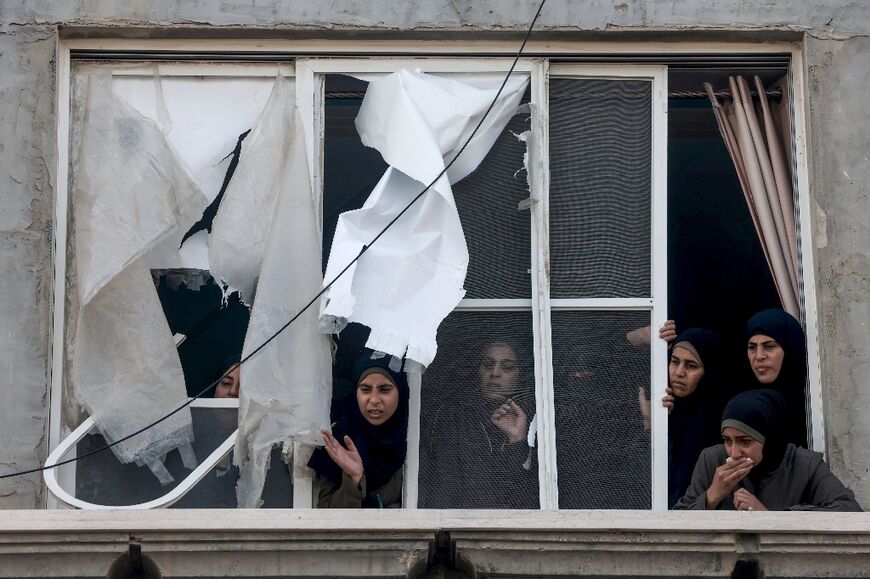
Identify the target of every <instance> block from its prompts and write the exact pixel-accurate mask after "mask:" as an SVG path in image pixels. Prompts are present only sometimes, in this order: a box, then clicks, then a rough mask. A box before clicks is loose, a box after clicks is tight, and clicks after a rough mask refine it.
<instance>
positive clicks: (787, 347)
mask: <svg viewBox="0 0 870 579" xmlns="http://www.w3.org/2000/svg"><path fill="white" fill-rule="evenodd" d="M746 340H747V351H746V353H747V356H748V359H749V366H750V368H751V369H752V374H753V376H754V378H755V386H754V387H755V388H772V389H774V390H776V391H778V392H779V393H780V394H782V396H783V398H784V399H785V416H784V417H783V419H784V424H783V426H784V428H785V430H786V442H792V443H794V444H795V445H797V446H807V415H806V403H805V391H806V382H807V356H806V353H807V349H806V337H805V336H804V331H803V329H802V328H801V325H800V323H799V322H798V321H797V320H796V319H794V318H793V317H792V316H791V315H790V314H788V313H786V312H784V311H783V310H777V309H771V310H764V311H761V312H758V313H757V314H755V315H754V316H752V317H751V318H750V319H749V322H748V323H747V324H746Z"/></svg>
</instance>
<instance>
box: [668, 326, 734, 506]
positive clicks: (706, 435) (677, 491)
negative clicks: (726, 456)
mask: <svg viewBox="0 0 870 579" xmlns="http://www.w3.org/2000/svg"><path fill="white" fill-rule="evenodd" d="M721 355H722V354H721V341H720V339H719V336H718V335H716V334H715V333H713V332H711V331H710V330H705V329H703V328H689V329H688V330H685V331H684V332H682V333H680V335H679V336H677V338H676V340H675V341H674V345H673V346H672V347H671V358H670V361H669V363H668V389H667V395H666V396H665V397H664V398H662V404H663V405H664V406H665V407H666V408H667V409H668V414H669V416H668V508H673V506H674V505H675V504H676V502H677V501H678V500H679V498H680V497H682V496H683V495H684V494H685V492H686V489H687V488H688V486H689V482H690V481H691V478H692V471H693V470H694V468H695V463H696V462H697V460H698V456H700V454H701V451H702V450H704V449H705V448H706V447H708V446H712V445H714V444H716V443H717V442H718V440H719V438H720V435H719V430H718V424H717V422H718V418H719V416H721V414H722V408H723V407H724V405H725V400H724V397H723V396H722V388H721V384H720V383H719V380H720V376H721Z"/></svg>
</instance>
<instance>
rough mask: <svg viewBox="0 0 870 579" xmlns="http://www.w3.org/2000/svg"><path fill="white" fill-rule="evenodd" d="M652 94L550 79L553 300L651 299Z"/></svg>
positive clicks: (622, 85) (635, 85)
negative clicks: (642, 297) (645, 297)
mask: <svg viewBox="0 0 870 579" xmlns="http://www.w3.org/2000/svg"><path fill="white" fill-rule="evenodd" d="M651 90H652V89H651V83H649V82H645V81H637V80H589V79H559V78H556V79H551V80H550V268H551V292H550V296H551V297H552V298H594V297H599V298H600V297H640V296H648V295H649V294H650V197H651V190H652V189H651V186H652V184H651V174H652V173H651V166H652V165H651V154H652V149H651V134H652V133H651V128H652V124H651V123H652V120H651V119H652V104H651V94H652V93H651Z"/></svg>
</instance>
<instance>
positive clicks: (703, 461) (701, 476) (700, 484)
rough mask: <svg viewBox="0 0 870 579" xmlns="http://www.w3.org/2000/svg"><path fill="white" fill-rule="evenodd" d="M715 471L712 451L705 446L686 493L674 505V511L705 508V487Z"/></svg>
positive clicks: (708, 485) (702, 509)
mask: <svg viewBox="0 0 870 579" xmlns="http://www.w3.org/2000/svg"><path fill="white" fill-rule="evenodd" d="M715 471H716V461H715V460H714V458H713V452H712V450H711V449H709V448H707V449H705V450H704V451H703V452H702V453H701V456H699V457H698V462H696V463H695V470H694V471H693V472H692V480H691V482H690V483H689V488H687V489H686V494H685V495H683V496H682V498H680V500H678V501H677V504H675V505H674V510H675V511H688V510H692V511H705V510H707V489H708V488H710V482H711V481H712V480H713V473H714V472H715Z"/></svg>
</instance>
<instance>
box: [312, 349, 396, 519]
mask: <svg viewBox="0 0 870 579" xmlns="http://www.w3.org/2000/svg"><path fill="white" fill-rule="evenodd" d="M391 360H392V357H390V356H385V357H382V358H377V359H372V357H371V352H370V351H367V352H364V353H363V355H362V356H360V357H359V359H358V360H357V362H356V364H355V365H354V371H353V376H354V378H353V379H354V384H356V385H357V386H359V383H360V380H362V379H363V378H364V377H365V376H366V375H368V374H369V373H371V372H372V370H371V369H372V368H375V369H376V371H377V372H378V373H381V374H384V375H385V376H388V377H389V378H390V379H391V380H392V381H393V382H394V383H395V384H396V387H397V388H398V390H399V405H398V407H396V412H395V414H393V415H392V416H391V417H390V418H389V419H387V421H386V422H384V423H383V424H381V425H378V426H375V425H373V424H370V423H369V421H368V420H366V419H365V417H364V416H363V415H362V412H360V409H359V404H358V403H357V399H356V389H354V391H353V392H351V393H350V394H348V395H347V396H345V397H344V399H342V400H341V401H340V402H339V412H338V420H337V422H336V423H335V425H334V426H333V427H332V435H333V436H334V437H335V438H336V439H337V440H338V441H339V442H341V444H342V445H344V437H345V436H349V437H350V439H351V440H352V441H353V443H354V445H356V447H357V450H358V451H359V454H360V458H362V463H363V469H364V470H365V478H366V488H367V489H368V490H369V491H370V492H373V491H376V490H377V489H379V488H380V487H382V486H383V485H384V484H386V483H387V482H388V481H389V480H390V479H391V478H392V477H393V475H394V474H395V473H396V472H397V471H398V470H399V469H400V468H402V465H404V463H405V454H406V451H407V448H408V399H409V397H410V392H409V390H408V380H407V378H406V377H405V373H404V372H402V371H399V372H396V371H395V370H393V369H392V368H390V365H389V364H390V361H391ZM308 466H310V467H311V468H313V469H314V470H315V471H317V473H318V474H320V475H322V476H324V477H326V478H327V479H329V480H330V481H331V482H332V483H333V484H335V485H340V484H341V477H342V470H341V468H340V467H339V466H338V465H337V464H335V462H333V461H332V459H331V458H329V455H328V454H327V453H326V451H325V450H324V449H322V448H318V449H317V450H315V451H314V453H313V454H312V455H311V459H310V460H309V461H308ZM363 506H368V505H367V501H363Z"/></svg>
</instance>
